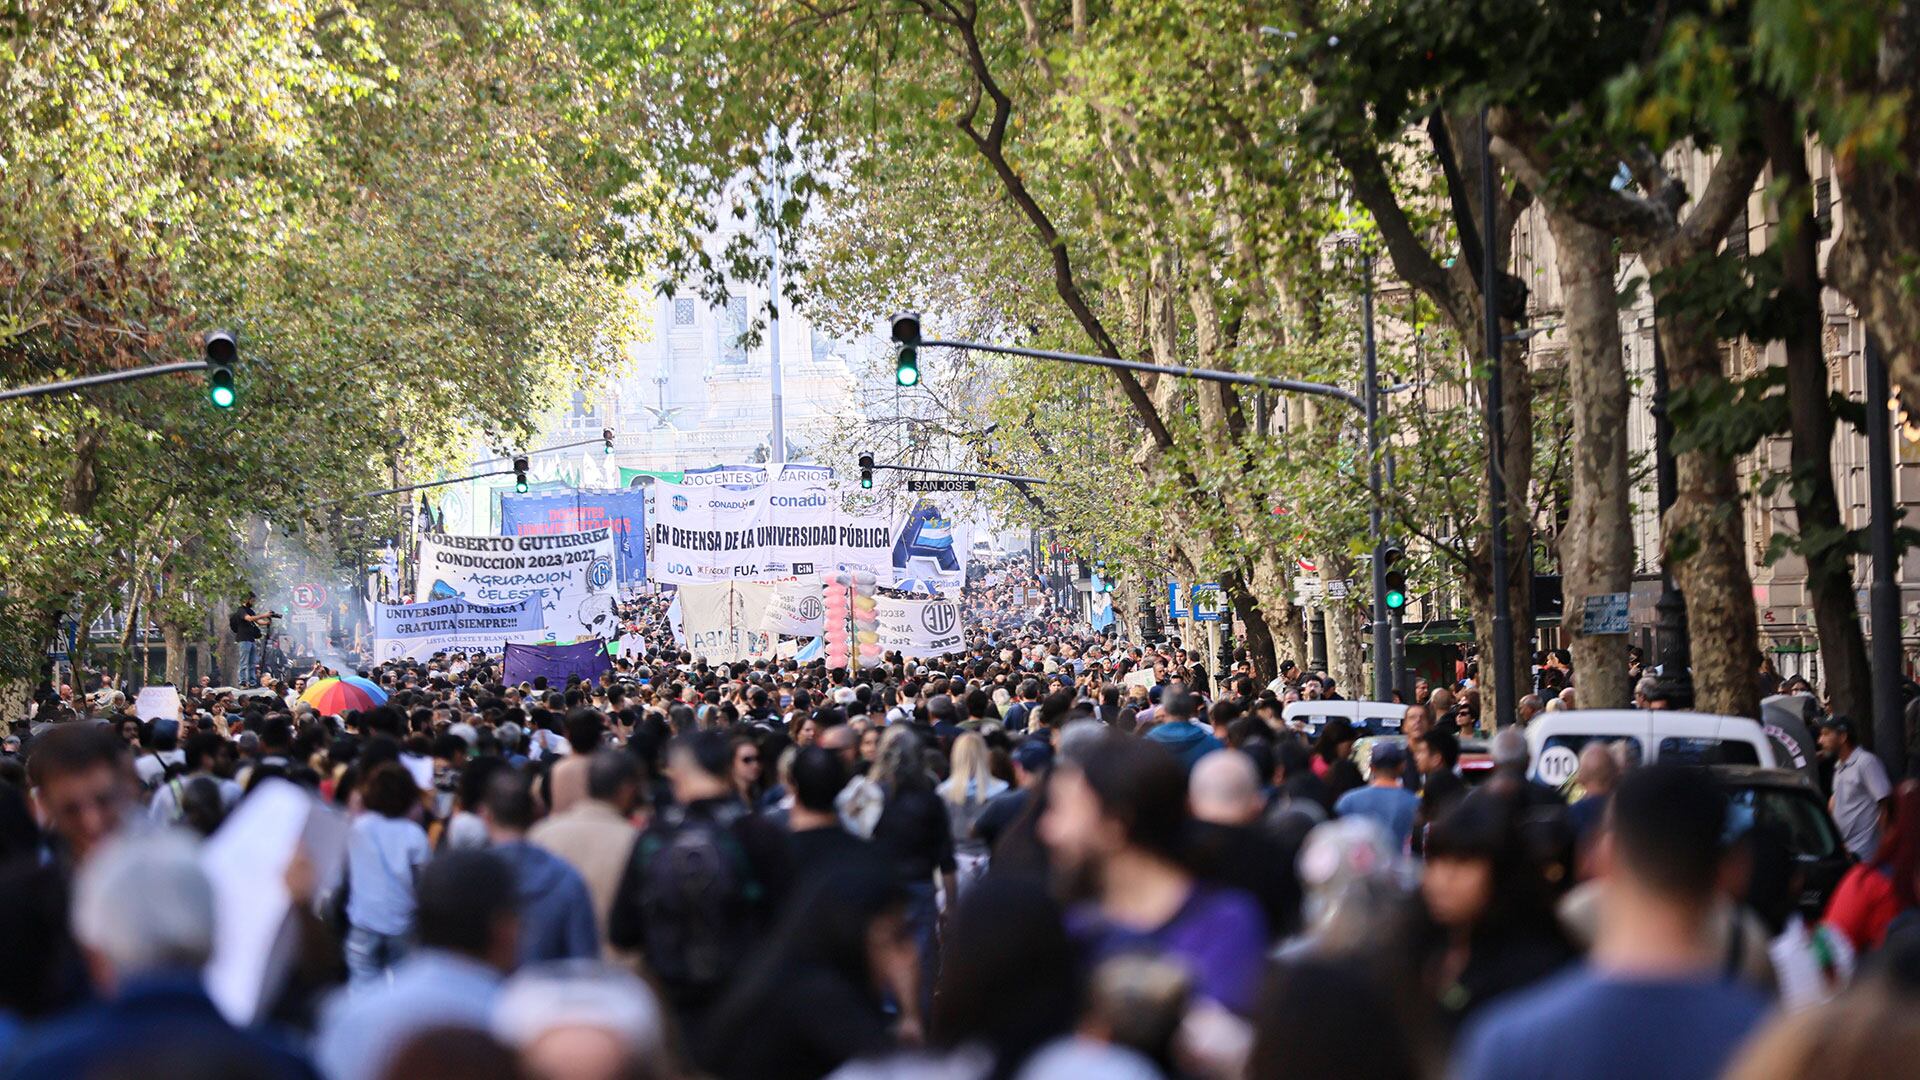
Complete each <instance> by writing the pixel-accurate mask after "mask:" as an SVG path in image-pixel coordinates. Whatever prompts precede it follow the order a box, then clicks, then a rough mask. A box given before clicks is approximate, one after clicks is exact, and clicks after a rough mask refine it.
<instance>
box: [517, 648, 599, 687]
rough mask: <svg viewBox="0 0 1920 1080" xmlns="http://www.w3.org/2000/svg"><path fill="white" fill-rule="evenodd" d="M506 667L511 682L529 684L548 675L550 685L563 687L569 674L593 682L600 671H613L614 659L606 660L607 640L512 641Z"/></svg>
mask: <svg viewBox="0 0 1920 1080" xmlns="http://www.w3.org/2000/svg"><path fill="white" fill-rule="evenodd" d="M506 669H507V682H508V684H509V685H511V684H514V683H523V682H528V683H530V682H532V681H533V680H535V679H537V678H539V677H540V676H542V675H545V676H546V677H547V685H548V686H552V687H561V686H565V685H566V684H567V676H569V675H578V676H580V679H581V681H583V682H592V681H594V680H595V679H598V678H599V677H600V673H601V672H603V671H610V670H612V669H613V661H611V660H609V659H607V643H606V642H605V641H602V640H601V639H599V638H590V639H588V640H586V641H579V642H575V643H574V644H572V645H513V644H509V645H508V646H507V659H506Z"/></svg>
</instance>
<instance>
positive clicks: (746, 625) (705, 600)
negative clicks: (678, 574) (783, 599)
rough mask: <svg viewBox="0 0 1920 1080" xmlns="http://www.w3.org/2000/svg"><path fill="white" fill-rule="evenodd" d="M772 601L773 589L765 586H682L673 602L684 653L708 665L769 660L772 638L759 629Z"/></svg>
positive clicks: (750, 583) (734, 583)
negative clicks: (684, 637)
mask: <svg viewBox="0 0 1920 1080" xmlns="http://www.w3.org/2000/svg"><path fill="white" fill-rule="evenodd" d="M772 600H773V586H772V585H771V584H769V583H766V582H753V581H724V582H713V583H710V584H705V585H687V586H683V587H682V588H681V589H680V591H679V595H678V596H676V597H675V602H676V603H678V604H679V605H680V621H681V627H682V630H683V632H684V634H685V635H686V646H685V647H686V649H687V651H688V652H691V653H692V654H693V655H694V656H695V657H704V658H706V660H707V662H708V663H710V664H731V663H736V662H739V661H742V660H746V661H752V660H771V659H773V655H774V651H773V643H774V635H773V634H772V633H769V632H768V631H766V630H764V629H762V626H763V625H764V624H765V622H766V613H767V606H768V605H769V604H770V603H771V602H772Z"/></svg>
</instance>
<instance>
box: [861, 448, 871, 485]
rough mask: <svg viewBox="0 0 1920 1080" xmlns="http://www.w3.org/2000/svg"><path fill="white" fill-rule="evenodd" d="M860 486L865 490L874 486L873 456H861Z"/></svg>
mask: <svg viewBox="0 0 1920 1080" xmlns="http://www.w3.org/2000/svg"><path fill="white" fill-rule="evenodd" d="M860 486H861V487H863V488H870V487H872V486H873V455H872V454H861V455H860Z"/></svg>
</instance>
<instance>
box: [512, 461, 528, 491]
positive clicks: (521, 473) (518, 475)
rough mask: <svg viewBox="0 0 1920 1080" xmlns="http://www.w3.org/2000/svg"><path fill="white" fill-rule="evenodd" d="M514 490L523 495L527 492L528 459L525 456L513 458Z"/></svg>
mask: <svg viewBox="0 0 1920 1080" xmlns="http://www.w3.org/2000/svg"><path fill="white" fill-rule="evenodd" d="M513 490H515V491H517V492H519V493H520V494H522V495H525V494H526V493H527V459H526V458H524V457H517V458H514V459H513Z"/></svg>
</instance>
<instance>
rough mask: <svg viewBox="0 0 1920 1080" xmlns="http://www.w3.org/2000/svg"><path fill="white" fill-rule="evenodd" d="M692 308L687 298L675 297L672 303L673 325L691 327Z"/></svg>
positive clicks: (691, 303) (690, 301)
mask: <svg viewBox="0 0 1920 1080" xmlns="http://www.w3.org/2000/svg"><path fill="white" fill-rule="evenodd" d="M693 314H694V306H693V300H692V299H691V298H689V297H675V298H674V301H673V325H675V326H692V325H693Z"/></svg>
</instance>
